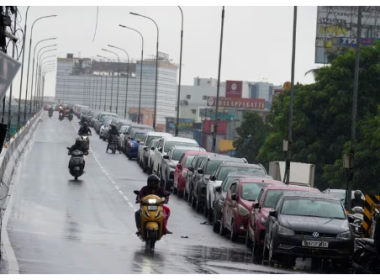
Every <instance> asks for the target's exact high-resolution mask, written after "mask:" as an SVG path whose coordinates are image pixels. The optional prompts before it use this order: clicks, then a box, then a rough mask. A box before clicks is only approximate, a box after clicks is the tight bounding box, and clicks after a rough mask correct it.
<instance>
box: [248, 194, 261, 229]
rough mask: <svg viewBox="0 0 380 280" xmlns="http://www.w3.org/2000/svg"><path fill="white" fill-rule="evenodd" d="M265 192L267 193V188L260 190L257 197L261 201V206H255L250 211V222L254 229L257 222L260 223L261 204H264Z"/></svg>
mask: <svg viewBox="0 0 380 280" xmlns="http://www.w3.org/2000/svg"><path fill="white" fill-rule="evenodd" d="M264 193H265V190H264V189H262V190H261V191H260V194H259V196H258V197H257V202H258V203H259V205H260V208H253V207H252V209H251V212H250V217H249V223H250V226H251V228H252V229H255V224H256V223H260V220H261V218H260V216H261V215H260V212H261V206H262V205H263V203H264V198H265V197H264Z"/></svg>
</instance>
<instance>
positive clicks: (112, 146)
mask: <svg viewBox="0 0 380 280" xmlns="http://www.w3.org/2000/svg"><path fill="white" fill-rule="evenodd" d="M109 141H110V145H109V147H108V148H109V149H110V150H111V151H112V153H113V154H114V153H116V149H117V141H118V140H117V136H116V135H112V136H111V139H110V140H109Z"/></svg>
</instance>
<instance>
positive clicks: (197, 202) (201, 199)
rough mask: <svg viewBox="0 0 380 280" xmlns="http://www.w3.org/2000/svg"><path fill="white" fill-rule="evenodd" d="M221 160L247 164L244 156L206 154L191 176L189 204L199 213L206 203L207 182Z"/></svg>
mask: <svg viewBox="0 0 380 280" xmlns="http://www.w3.org/2000/svg"><path fill="white" fill-rule="evenodd" d="M223 162H239V163H245V164H248V162H247V160H246V159H244V158H234V157H230V156H225V155H217V154H214V155H208V156H207V159H206V160H204V161H203V162H202V164H201V165H200V166H199V167H198V169H197V170H195V172H194V175H193V177H192V178H191V184H192V192H191V196H192V199H191V201H192V202H191V205H192V206H193V208H195V211H197V212H199V213H201V212H202V211H203V210H204V209H203V208H204V206H205V205H206V194H207V189H206V187H207V184H208V182H209V180H210V176H211V175H212V174H214V172H215V171H216V170H217V169H218V167H219V165H221V164H222V163H223Z"/></svg>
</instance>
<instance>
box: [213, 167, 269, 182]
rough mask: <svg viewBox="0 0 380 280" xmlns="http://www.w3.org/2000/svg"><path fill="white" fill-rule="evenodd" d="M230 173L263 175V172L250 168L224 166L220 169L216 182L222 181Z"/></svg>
mask: <svg viewBox="0 0 380 280" xmlns="http://www.w3.org/2000/svg"><path fill="white" fill-rule="evenodd" d="M231 172H233V173H236V172H241V173H255V174H261V175H265V172H264V170H262V169H258V168H255V167H252V166H247V167H235V166H225V167H222V168H221V169H220V171H219V175H218V178H217V180H218V181H223V180H224V179H225V178H226V177H227V175H228V173H231Z"/></svg>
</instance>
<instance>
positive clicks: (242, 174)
mask: <svg viewBox="0 0 380 280" xmlns="http://www.w3.org/2000/svg"><path fill="white" fill-rule="evenodd" d="M231 177H233V178H249V177H260V178H263V179H268V180H273V178H272V176H269V175H263V174H260V173H249V172H230V173H228V174H227V177H226V178H225V179H224V180H226V179H227V178H231Z"/></svg>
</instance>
